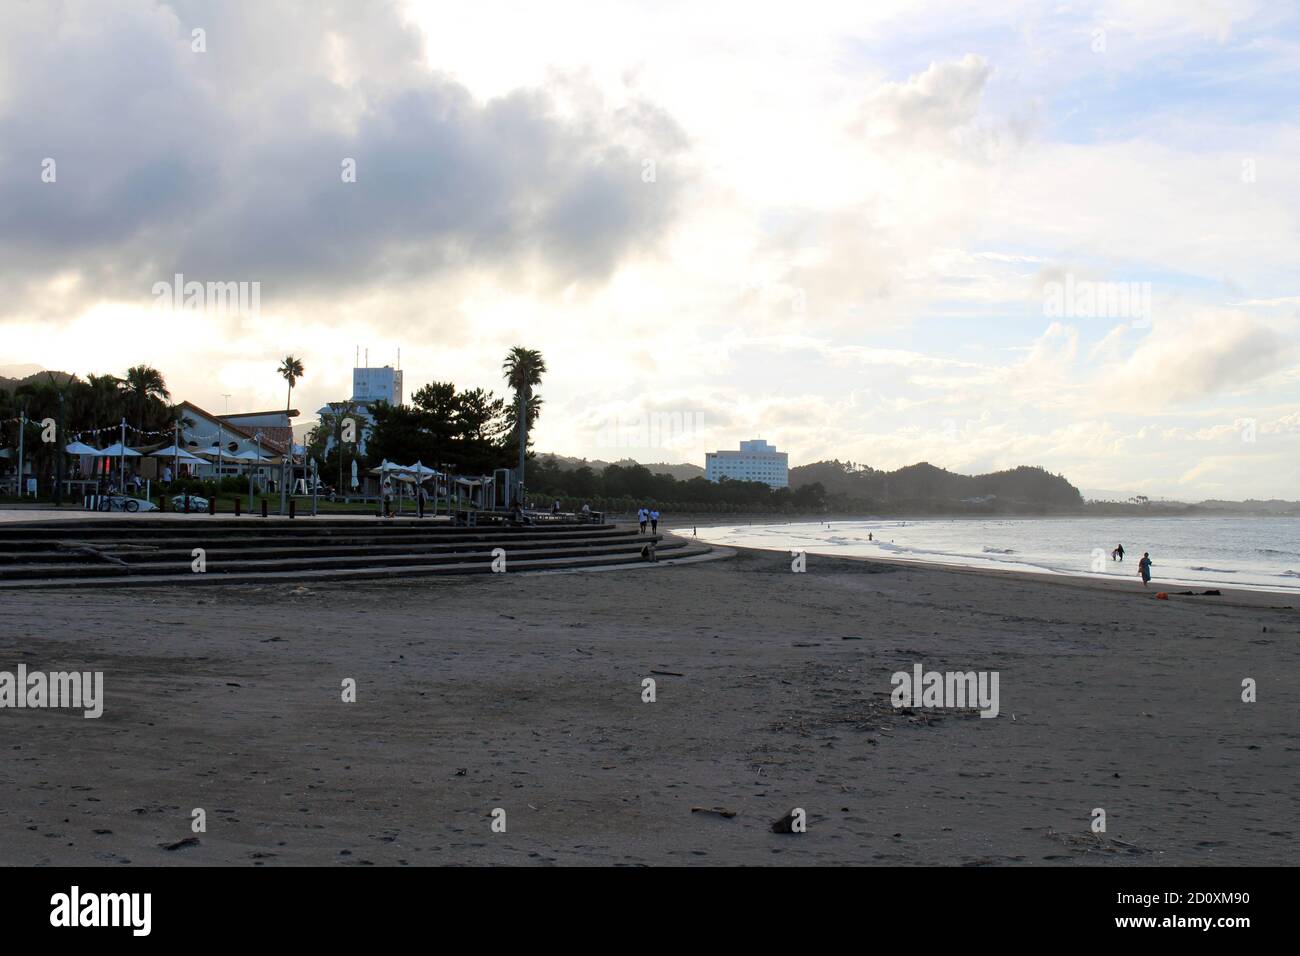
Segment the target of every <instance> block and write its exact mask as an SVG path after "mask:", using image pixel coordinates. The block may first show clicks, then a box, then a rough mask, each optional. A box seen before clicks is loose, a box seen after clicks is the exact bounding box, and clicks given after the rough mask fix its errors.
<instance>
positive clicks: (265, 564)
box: [0, 539, 685, 582]
mask: <svg viewBox="0 0 1300 956" xmlns="http://www.w3.org/2000/svg"><path fill="white" fill-rule="evenodd" d="M684 544H685V542H683V541H682V540H681V539H674V540H673V542H670V543H666V544H660V545H658V546H657V550H658V551H660V552H663V551H665V550H672V549H675V548H680V547H682V546H683V545H684ZM642 546H643V542H636V541H632V542H627V543H620V544H617V545H595V546H592V545H581V544H579V545H570V544H568V543H561V542H555V543H552V544H550V545H549V546H544V545H536V546H534V547H530V548H518V549H515V550H513V551H512V550H511V549H510V548H503V549H502V550H504V551H505V555H506V563H507V566H508V565H509V564H510V562H511V561H512V560H516V559H517V557H518V556H519V555H524V556H526V558H528V559H530V560H532V559H541V558H558V557H580V556H583V555H587V556H590V557H593V558H599V557H604V556H606V555H618V554H634V555H636V556H638V557H639V556H640V551H641V547H642ZM492 551H493V549H492V548H480V549H478V550H470V551H465V550H460V549H457V550H455V551H451V552H443V553H415V554H412V553H398V554H386V555H385V554H373V553H360V554H349V555H321V554H316V555H298V556H294V557H290V558H258V557H246V556H243V555H239V556H234V557H230V558H228V559H225V560H214V559H213V557H212V556H211V555H208V556H207V571H206V572H204V573H206V574H231V573H239V572H253V571H288V570H293V569H301V570H326V569H331V568H349V567H351V568H355V567H375V568H379V567H387V568H393V569H395V570H398V569H401V568H403V567H405V566H408V565H439V564H459V563H472V562H475V561H481V562H483V563H485V564H487V565H491V563H492V560H493V555H492ZM192 560H193V559H192V558H191V556H190V554H189V552H183V553H181V554H179V555H178V556H177V557H176V558H175V559H173V560H171V561H156V562H148V563H131V564H128V565H125V566H124V565H122V564H118V563H117V562H106V561H102V560H100V559H89V560H85V561H70V562H67V563H63V564H35V563H33V564H11V565H4V566H0V582H3V581H24V580H28V581H31V580H52V579H56V578H62V577H87V578H107V577H126V576H130V577H157V576H160V575H168V574H175V573H178V572H180V571H184V572H185V573H189V574H191V575H193V576H195V577H201V576H202V575H200V574H196V573H195V572H193V571H190V570H189V569H190V567H191V561H192Z"/></svg>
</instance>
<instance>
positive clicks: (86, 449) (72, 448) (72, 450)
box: [63, 441, 102, 455]
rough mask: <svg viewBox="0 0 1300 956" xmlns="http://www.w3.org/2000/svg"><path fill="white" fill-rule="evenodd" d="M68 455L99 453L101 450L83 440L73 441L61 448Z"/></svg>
mask: <svg viewBox="0 0 1300 956" xmlns="http://www.w3.org/2000/svg"><path fill="white" fill-rule="evenodd" d="M63 450H64V451H65V452H67V453H68V454H69V455H99V454H102V452H101V451H100V450H99V449H98V448H92V447H91V446H89V445H87V444H86V443H85V442H79V441H74V442H72V443H71V444H70V445H68V446H67V447H66V448H64V449H63Z"/></svg>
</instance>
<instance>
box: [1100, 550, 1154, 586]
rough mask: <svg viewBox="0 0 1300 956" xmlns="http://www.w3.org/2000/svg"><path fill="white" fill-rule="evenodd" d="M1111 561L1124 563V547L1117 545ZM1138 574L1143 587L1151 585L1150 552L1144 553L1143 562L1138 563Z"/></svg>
mask: <svg viewBox="0 0 1300 956" xmlns="http://www.w3.org/2000/svg"><path fill="white" fill-rule="evenodd" d="M1110 559H1111V560H1112V561H1123V560H1124V545H1122V544H1117V545H1115V550H1114V551H1112V552H1111V553H1110ZM1138 574H1139V575H1140V576H1141V578H1142V586H1143V587H1146V586H1147V585H1148V584H1150V583H1151V553H1150V552H1148V551H1143V552H1142V560H1141V561H1139V562H1138Z"/></svg>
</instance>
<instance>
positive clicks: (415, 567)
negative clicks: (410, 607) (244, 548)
mask: <svg viewBox="0 0 1300 956" xmlns="http://www.w3.org/2000/svg"><path fill="white" fill-rule="evenodd" d="M675 540H676V541H680V544H676V543H670V544H669V546H668V552H669V554H668V555H665V549H664V547H662V546H661V547H660V548H659V549H658V551H659V554H660V555H661V562H666V563H669V564H671V563H673V561H674V560H676V559H687V558H697V557H700V556H702V555H707V554H708V553H709V552H710V551H711V549H710V547H709V546H708V545H704V544H699V543H695V542H686V541H681V539H675ZM644 563H645V562H644V559H642V557H641V555H640V552H639V550H637V551H631V552H625V551H618V552H608V553H604V554H599V555H573V556H561V557H549V558H543V557H529V558H525V559H522V560H515V561H507V564H506V571H505V572H504V573H505V574H512V573H514V574H518V573H521V572H525V571H553V570H579V569H588V568H591V569H601V568H612V567H615V566H618V565H640V564H644ZM110 570H111V569H110ZM490 573H492V565H491V561H490V560H478V561H459V562H456V563H451V564H431V563H425V564H412V565H402V566H400V567H397V568H393V567H375V566H370V565H366V566H362V567H352V568H334V569H302V568H296V569H291V570H280V571H274V570H259V571H256V572H247V571H236V572H231V573H227V574H219V573H214V572H211V571H210V572H208V573H206V574H194V573H192V572H191V573H185V574H160V575H122V574H118V575H117V576H108V577H65V578H50V579H36V580H24V581H8V580H0V590H16V589H20V588H36V587H39V588H77V587H81V588H87V589H96V590H98V589H101V588H105V587H153V586H159V585H175V584H185V585H198V584H268V583H274V584H282V583H292V582H296V581H303V582H311V581H322V582H323V581H337V580H350V581H356V580H370V579H376V578H394V577H396V578H408V577H429V576H437V575H449V574H490Z"/></svg>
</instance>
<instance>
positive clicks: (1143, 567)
mask: <svg viewBox="0 0 1300 956" xmlns="http://www.w3.org/2000/svg"><path fill="white" fill-rule="evenodd" d="M1138 574H1140V575H1142V586H1143V587H1146V586H1147V585H1148V584H1149V583H1150V582H1151V555H1150V554H1148V553H1147V552H1146V551H1143V552H1142V560H1141V561H1139V562H1138Z"/></svg>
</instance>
